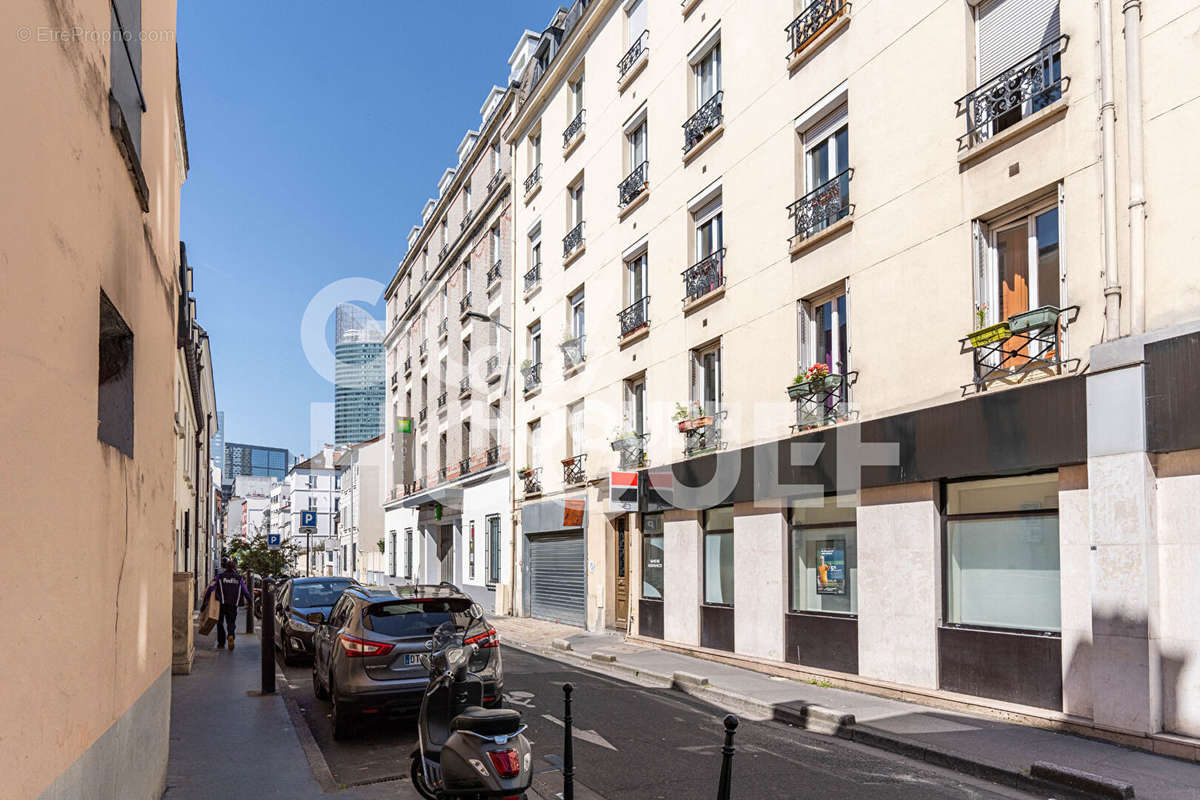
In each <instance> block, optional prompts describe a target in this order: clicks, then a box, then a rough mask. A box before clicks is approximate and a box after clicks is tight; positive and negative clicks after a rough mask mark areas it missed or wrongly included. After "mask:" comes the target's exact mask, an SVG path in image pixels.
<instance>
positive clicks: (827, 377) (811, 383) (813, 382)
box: [787, 363, 842, 400]
mask: <svg viewBox="0 0 1200 800" xmlns="http://www.w3.org/2000/svg"><path fill="white" fill-rule="evenodd" d="M841 382H842V376H841V375H834V374H833V373H832V372H830V370H829V365H828V364H824V363H817V364H813V365H812V366H811V367H809V368H808V369H806V370H804V372H801V373H799V374H798V375H796V377H795V378H794V379H793V380H792V385H791V386H789V387H788V389H787V393H788V397H790V398H792V399H793V400H796V399H798V398H800V397H803V396H805V395H807V394H809V393H811V392H816V391H820V390H822V389H825V388H830V389H833V388H835V387H837V386H838V385H839V384H841Z"/></svg>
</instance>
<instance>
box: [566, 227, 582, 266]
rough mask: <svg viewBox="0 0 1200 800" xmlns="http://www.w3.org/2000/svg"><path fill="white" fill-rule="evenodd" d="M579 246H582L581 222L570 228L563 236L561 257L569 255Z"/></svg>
mask: <svg viewBox="0 0 1200 800" xmlns="http://www.w3.org/2000/svg"><path fill="white" fill-rule="evenodd" d="M581 247H583V222H580V223H579V224H578V225H576V226H575V227H574V228H571V230H569V231H568V232H567V235H566V236H564V237H563V258H568V257H570V256H571V254H573V253H574V252H575V251H576V250H578V249H579V248H581Z"/></svg>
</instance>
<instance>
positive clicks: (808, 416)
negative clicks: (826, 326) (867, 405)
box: [787, 364, 858, 432]
mask: <svg viewBox="0 0 1200 800" xmlns="http://www.w3.org/2000/svg"><path fill="white" fill-rule="evenodd" d="M834 366H835V367H836V368H838V369H842V366H841V365H840V364H837V365H834ZM817 367H818V368H820V371H818V372H816V373H815V374H814V372H813V369H814V368H809V370H808V371H807V372H806V373H802V374H800V375H797V376H796V380H795V381H794V382H793V383H792V385H791V386H789V387H787V395H788V398H789V399H791V400H792V401H794V402H795V404H796V424H795V425H792V426H791V427H792V429H793V430H794V431H796V432H799V431H803V430H807V429H809V428H818V427H821V426H824V425H835V424H837V423H839V422H846V421H847V420H849V419H851V418H852V416H853V412H852V411H851V408H850V387H851V386H852V385H854V383H855V381H857V380H858V372H857V371H856V370H852V371H850V372H831V371H830V369H829V368H828V367H827V366H826V365H824V364H818V365H817Z"/></svg>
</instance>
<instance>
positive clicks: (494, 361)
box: [484, 356, 500, 381]
mask: <svg viewBox="0 0 1200 800" xmlns="http://www.w3.org/2000/svg"><path fill="white" fill-rule="evenodd" d="M484 366H485V368H486V372H487V377H488V380H489V381H491V380H494V379H496V378H499V377H500V356H488V360H487V362H486V363H485V365H484Z"/></svg>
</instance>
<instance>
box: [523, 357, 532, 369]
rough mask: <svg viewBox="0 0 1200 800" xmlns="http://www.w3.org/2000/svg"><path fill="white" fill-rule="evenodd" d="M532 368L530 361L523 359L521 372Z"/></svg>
mask: <svg viewBox="0 0 1200 800" xmlns="http://www.w3.org/2000/svg"><path fill="white" fill-rule="evenodd" d="M532 366H533V361H531V360H530V359H528V358H527V359H525V360H524V361H522V362H521V372H524V371H525V370H527V369H529V368H530V367H532Z"/></svg>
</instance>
